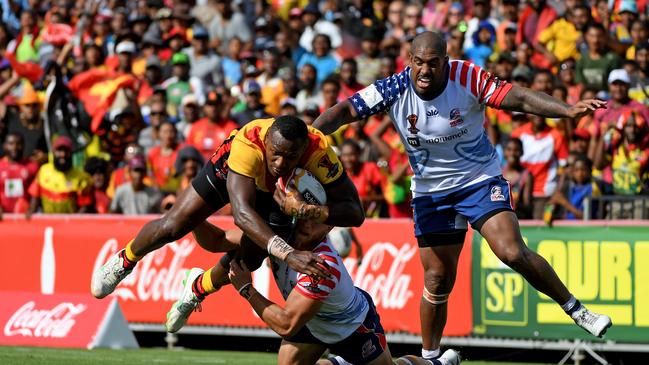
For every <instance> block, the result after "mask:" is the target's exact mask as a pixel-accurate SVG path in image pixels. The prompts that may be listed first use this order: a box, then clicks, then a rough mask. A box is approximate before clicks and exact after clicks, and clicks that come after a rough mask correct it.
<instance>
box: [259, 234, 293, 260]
mask: <svg viewBox="0 0 649 365" xmlns="http://www.w3.org/2000/svg"><path fill="white" fill-rule="evenodd" d="M266 249H267V250H268V253H269V254H271V255H273V256H275V257H277V258H278V259H280V260H282V261H285V260H286V257H287V256H288V254H290V253H291V252H293V251H294V249H293V247H291V246H290V245H289V244H288V243H286V241H284V240H283V239H282V238H281V237H280V236H278V235H275V236H273V237H272V238H271V239H269V240H268V245H267V246H266Z"/></svg>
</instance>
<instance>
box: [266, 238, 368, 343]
mask: <svg viewBox="0 0 649 365" xmlns="http://www.w3.org/2000/svg"><path fill="white" fill-rule="evenodd" d="M313 252H315V253H317V254H318V256H320V257H321V258H323V259H324V260H325V261H326V262H327V265H329V272H330V273H331V278H323V279H320V280H317V281H316V280H314V279H312V278H311V277H310V276H308V275H304V274H301V273H298V272H296V271H293V270H291V269H290V268H289V267H288V265H286V263H285V262H284V261H281V260H279V259H277V258H275V257H273V256H270V259H271V260H272V264H273V265H272V266H273V275H274V276H275V282H276V283H277V287H278V288H279V291H280V292H282V296H283V297H284V299H286V298H288V295H289V294H290V293H291V291H292V290H296V291H297V292H298V293H300V294H302V295H304V296H306V297H307V298H311V299H315V300H320V301H322V302H323V304H322V307H320V311H319V312H318V313H316V315H315V317H313V319H311V320H310V321H308V322H307V323H306V326H307V328H308V329H309V331H310V332H311V333H312V334H313V336H314V337H316V338H317V339H318V340H320V341H322V342H324V343H330V344H331V343H336V342H339V341H342V340H344V339H345V338H347V337H348V336H349V335H351V334H352V333H354V332H355V331H356V330H357V329H358V328H359V326H360V325H361V324H362V323H363V321H364V320H365V316H366V315H367V312H368V310H369V303H368V302H367V299H366V298H365V296H364V295H363V294H362V293H361V291H360V290H358V289H357V288H356V287H355V286H354V282H353V281H352V278H351V277H350V276H349V273H348V272H347V270H346V269H345V265H344V264H343V260H342V258H341V257H340V256H339V255H338V253H337V252H336V250H335V249H334V248H333V246H332V245H331V244H330V243H329V242H328V241H326V240H325V241H324V242H322V243H320V244H319V245H318V246H317V247H316V248H315V249H314V250H313Z"/></svg>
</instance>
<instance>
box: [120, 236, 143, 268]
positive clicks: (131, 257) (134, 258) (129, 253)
mask: <svg viewBox="0 0 649 365" xmlns="http://www.w3.org/2000/svg"><path fill="white" fill-rule="evenodd" d="M133 241H134V240H130V241H129V242H128V243H127V244H126V248H125V249H124V257H126V260H128V261H129V263H132V264H133V266H135V264H137V262H138V261H140V260H141V259H142V256H138V255H136V254H135V253H133V248H132V247H131V246H132V245H133Z"/></svg>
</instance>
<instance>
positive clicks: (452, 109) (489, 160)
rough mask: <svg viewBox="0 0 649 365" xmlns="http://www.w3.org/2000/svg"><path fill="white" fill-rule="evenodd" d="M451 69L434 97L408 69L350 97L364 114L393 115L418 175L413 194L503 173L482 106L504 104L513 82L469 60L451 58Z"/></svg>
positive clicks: (444, 189) (460, 185)
mask: <svg viewBox="0 0 649 365" xmlns="http://www.w3.org/2000/svg"><path fill="white" fill-rule="evenodd" d="M448 69H449V73H448V83H447V85H446V88H445V89H444V91H443V92H442V94H441V95H439V96H438V97H436V98H435V99H433V100H423V99H422V98H420V97H419V95H418V94H417V92H416V91H415V88H414V86H413V85H412V81H411V79H410V71H411V69H410V67H406V69H405V70H403V71H402V72H400V73H398V74H394V75H392V76H390V77H387V78H385V79H382V80H377V81H376V82H374V83H373V84H372V85H370V86H368V87H366V88H364V89H362V90H360V91H359V92H357V93H356V94H354V95H352V96H351V97H350V98H349V99H348V100H349V102H350V103H351V104H352V106H353V107H354V109H355V110H356V113H358V115H359V117H361V118H365V117H368V116H370V115H373V114H376V113H380V112H387V113H388V114H389V115H390V117H391V118H392V121H393V123H394V125H395V127H396V129H397V131H398V132H399V135H400V136H401V141H402V143H403V144H404V146H405V147H406V152H407V153H408V157H409V160H410V166H412V170H413V171H414V173H415V175H414V176H413V179H412V191H413V195H414V196H415V197H416V196H420V195H422V194H446V193H450V192H452V191H454V190H458V189H460V188H463V187H465V186H469V185H472V184H475V183H478V182H480V181H483V180H486V179H487V178H489V177H492V176H498V175H500V174H501V167H500V164H499V162H498V158H497V155H496V150H495V149H494V147H493V146H492V145H491V142H490V141H489V139H488V138H487V132H486V130H485V128H484V122H485V116H484V106H485V105H488V106H490V107H494V108H498V107H500V104H501V103H502V101H503V99H504V98H505V96H506V95H507V94H508V93H509V91H510V90H511V88H512V84H510V83H508V82H506V81H504V80H500V79H498V78H497V77H495V76H494V75H492V74H491V73H489V72H487V71H484V70H482V69H481V68H480V67H478V66H476V65H474V64H472V63H470V62H467V61H459V60H453V61H449V67H448Z"/></svg>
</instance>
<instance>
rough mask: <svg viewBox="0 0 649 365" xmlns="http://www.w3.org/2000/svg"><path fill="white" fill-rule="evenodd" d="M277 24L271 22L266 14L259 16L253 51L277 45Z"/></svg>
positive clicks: (256, 23) (256, 21)
mask: <svg viewBox="0 0 649 365" xmlns="http://www.w3.org/2000/svg"><path fill="white" fill-rule="evenodd" d="M274 28H275V24H274V23H272V22H271V20H269V19H268V18H267V17H266V16H261V17H258V18H257V19H256V20H255V35H254V37H253V39H254V42H253V46H252V49H253V51H256V52H259V51H263V50H265V49H269V48H271V47H275V42H274V40H273V39H274V36H273V34H274V32H275V29H274Z"/></svg>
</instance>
